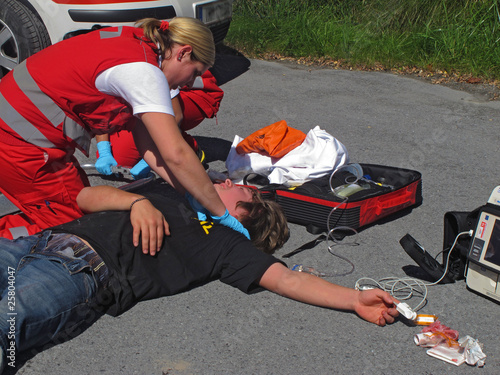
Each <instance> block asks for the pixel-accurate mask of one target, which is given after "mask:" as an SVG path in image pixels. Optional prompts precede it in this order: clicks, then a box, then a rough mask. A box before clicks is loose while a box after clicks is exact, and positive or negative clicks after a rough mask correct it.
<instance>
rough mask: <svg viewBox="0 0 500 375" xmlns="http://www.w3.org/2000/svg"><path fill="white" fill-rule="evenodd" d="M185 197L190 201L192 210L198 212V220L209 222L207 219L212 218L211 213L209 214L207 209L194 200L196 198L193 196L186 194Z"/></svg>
mask: <svg viewBox="0 0 500 375" xmlns="http://www.w3.org/2000/svg"><path fill="white" fill-rule="evenodd" d="M185 197H186V199H187V200H188V202H189V204H190V205H191V208H192V209H193V210H195V211H196V213H197V215H198V220H200V221H207V217H208V216H210V212H208V210H207V209H206V208H205V207H203V206H202V205H201V204H200V202H198V201H197V200H196V199H194V197H193V196H192V195H191V194H189V193H186V194H185Z"/></svg>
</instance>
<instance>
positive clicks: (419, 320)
mask: <svg viewBox="0 0 500 375" xmlns="http://www.w3.org/2000/svg"><path fill="white" fill-rule="evenodd" d="M436 320H438V317H437V316H436V315H431V314H417V317H416V318H415V319H413V323H415V324H417V325H419V326H428V325H430V324H432V323H434V322H435V321H436Z"/></svg>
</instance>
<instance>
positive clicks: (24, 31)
mask: <svg viewBox="0 0 500 375" xmlns="http://www.w3.org/2000/svg"><path fill="white" fill-rule="evenodd" d="M50 44H51V42H50V37H49V34H48V32H47V29H46V27H45V25H44V24H43V22H42V21H41V20H40V19H39V18H38V16H37V15H36V14H35V13H34V12H33V11H32V10H30V9H29V8H28V7H26V6H25V5H23V4H21V3H20V2H19V1H16V0H0V78H2V77H3V76H4V75H5V74H7V73H8V72H9V71H10V70H12V69H13V68H14V67H15V66H16V65H17V64H19V63H20V62H22V61H23V60H24V59H26V58H28V57H29V56H31V55H33V54H34V53H36V52H38V51H40V50H42V49H44V48H45V47H48V46H50Z"/></svg>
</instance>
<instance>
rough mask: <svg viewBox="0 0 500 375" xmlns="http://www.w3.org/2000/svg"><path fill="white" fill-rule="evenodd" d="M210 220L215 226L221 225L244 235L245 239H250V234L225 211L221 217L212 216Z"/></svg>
mask: <svg viewBox="0 0 500 375" xmlns="http://www.w3.org/2000/svg"><path fill="white" fill-rule="evenodd" d="M212 220H213V221H214V222H215V223H217V224H222V225H224V226H226V227H228V228H231V229H233V230H235V231H237V232H240V233H242V234H244V235H245V237H246V238H248V239H250V233H248V231H247V230H246V228H245V227H244V226H243V224H241V223H240V222H239V221H238V220H236V218H235V217H234V216H231V215H229V211H228V210H227V209H226V212H225V213H224V215H222V216H212Z"/></svg>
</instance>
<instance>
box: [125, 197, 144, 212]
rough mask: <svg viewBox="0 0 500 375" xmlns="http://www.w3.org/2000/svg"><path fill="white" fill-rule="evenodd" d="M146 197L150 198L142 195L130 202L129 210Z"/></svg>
mask: <svg viewBox="0 0 500 375" xmlns="http://www.w3.org/2000/svg"><path fill="white" fill-rule="evenodd" d="M144 199H148V198H146V197H141V198H137V199H136V200H135V201H133V202H132V203H131V204H130V208H129V211H132V206H133V205H134V204H136V203H137V202H140V201H143V200H144Z"/></svg>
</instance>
